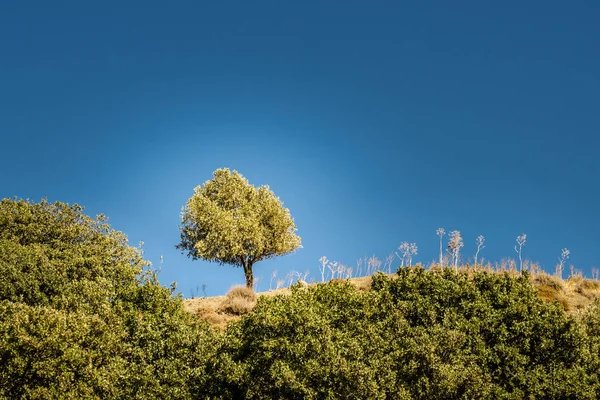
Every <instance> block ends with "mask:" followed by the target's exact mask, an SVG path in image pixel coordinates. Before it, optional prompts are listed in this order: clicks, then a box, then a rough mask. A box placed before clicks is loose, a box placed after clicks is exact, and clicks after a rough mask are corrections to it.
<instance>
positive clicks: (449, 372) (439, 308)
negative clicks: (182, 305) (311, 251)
mask: <svg viewBox="0 0 600 400" xmlns="http://www.w3.org/2000/svg"><path fill="white" fill-rule="evenodd" d="M588 319H589V318H588ZM591 326H594V327H595V325H594V324H592V325H591ZM590 329H592V328H590ZM594 329H596V328H594ZM594 335H596V333H593V334H591V335H590V337H591V336H594ZM586 343H588V341H587V336H586V333H585V332H584V330H583V329H582V328H581V325H580V324H578V323H577V321H575V320H574V319H573V318H571V317H569V316H567V315H566V314H565V313H564V312H563V311H562V310H561V309H560V308H559V307H558V306H557V305H556V304H551V303H545V302H542V301H541V300H539V299H538V297H537V295H536V292H535V289H534V288H533V286H531V284H530V283H529V282H528V279H527V276H525V275H524V276H520V277H517V278H515V277H511V276H509V275H508V274H490V273H485V272H481V273H478V274H477V275H476V276H475V277H474V278H473V279H470V278H468V276H467V274H463V273H461V274H456V273H454V272H453V271H451V270H442V271H430V272H426V271H424V270H423V269H420V268H416V269H402V270H400V271H399V272H398V276H397V277H396V278H393V279H392V278H388V277H386V276H384V275H377V276H375V277H374V278H373V284H372V290H371V291H370V292H366V293H365V292H360V291H358V290H356V289H355V288H354V287H353V286H351V285H350V284H345V283H339V282H337V283H328V284H322V285H318V286H317V287H316V288H309V289H305V288H302V287H301V286H299V285H297V286H295V287H293V290H292V294H291V295H289V296H277V297H261V298H260V299H259V302H258V304H257V306H256V307H255V308H254V310H253V311H252V312H251V313H249V314H247V315H246V316H245V317H244V318H242V320H241V321H240V322H238V323H236V324H235V325H233V326H231V327H230V328H229V330H228V331H227V332H226V336H225V340H224V342H223V345H222V347H221V348H220V350H219V351H218V352H217V354H219V355H218V357H216V360H215V362H214V367H212V369H210V370H209V372H210V373H211V375H212V376H213V378H214V381H213V384H214V387H213V389H214V390H215V391H216V392H213V393H216V394H217V395H218V396H220V397H221V398H281V399H293V398H306V399H321V398H328V399H337V398H356V399H383V398H407V399H408V398H415V399H420V398H428V399H459V398H463V399H487V398H504V399H513V398H514V399H521V398H578V399H580V398H589V399H592V398H596V395H597V390H598V389H597V387H598V386H597V374H598V372H597V369H596V370H591V369H589V368H587V369H586V367H585V365H586V364H585V363H586V362H588V361H589V360H591V359H592V356H591V355H590V354H591V351H588V350H586V345H585V344H586ZM594 349H595V350H594ZM592 350H594V351H597V348H593V349H592ZM596 359H597V356H596Z"/></svg>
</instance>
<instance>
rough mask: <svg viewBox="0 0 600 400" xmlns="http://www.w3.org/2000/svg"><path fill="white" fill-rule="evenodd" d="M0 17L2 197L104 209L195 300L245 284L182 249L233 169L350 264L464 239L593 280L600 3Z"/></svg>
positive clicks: (100, 9) (470, 245) (117, 6)
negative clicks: (210, 196)
mask: <svg viewBox="0 0 600 400" xmlns="http://www.w3.org/2000/svg"><path fill="white" fill-rule="evenodd" d="M407 3H408V2H391V1H389V2H377V1H349V2H329V1H316V2H312V1H300V2H289V1H271V2H265V1H256V2H248V1H239V2H237V1H236V2H233V1H211V2H208V1H185V2H183V1H174V2H153V1H143V2H129V1H120V2H102V3H97V4H96V3H95V4H92V3H90V2H81V1H77V2H76V1H70V2H64V1H56V2H41V1H37V2H36V1H28V2H18V1H14V2H7V1H5V2H2V4H1V5H0V138H1V141H0V148H1V150H2V155H1V157H0V171H2V172H1V174H0V197H14V196H17V197H20V198H31V199H33V200H36V201H39V200H40V199H41V198H42V197H43V196H47V197H48V199H49V200H51V201H54V200H60V201H64V202H68V203H79V204H81V205H83V206H85V207H86V212H87V213H89V214H91V215H95V214H97V213H104V214H106V215H107V216H109V218H110V222H111V224H112V225H113V227H114V228H116V229H118V230H122V231H123V232H125V233H126V234H127V235H128V236H129V238H130V241H131V242H132V243H137V242H139V241H144V242H145V243H146V244H145V249H146V256H147V257H148V258H149V259H150V260H151V261H153V262H154V263H155V265H157V264H158V261H159V257H160V255H163V257H164V264H163V266H162V271H161V273H160V280H161V282H162V283H164V284H165V285H167V284H169V283H170V282H172V281H177V282H178V287H179V289H180V290H181V292H182V293H183V294H184V295H185V296H189V295H190V290H191V289H192V288H194V287H195V286H196V285H198V284H202V283H205V284H207V293H208V294H209V295H216V294H222V293H224V292H225V291H227V289H228V288H229V287H230V286H231V285H233V284H235V283H243V273H242V271H241V270H240V269H237V268H233V267H230V266H218V265H217V264H208V263H205V262H201V261H191V260H189V259H187V258H186V257H185V256H184V255H183V254H181V253H179V252H178V251H177V250H176V249H175V248H174V246H175V244H177V243H178V239H179V231H178V223H179V213H180V210H181V207H182V206H183V205H184V204H185V202H186V200H187V199H188V198H189V197H190V196H191V195H192V193H193V188H194V187H195V186H197V185H200V184H202V183H203V182H204V181H206V180H207V179H210V178H211V176H212V172H213V171H214V170H215V169H217V168H220V167H228V168H231V169H237V170H238V171H239V172H241V173H242V174H243V175H244V176H246V177H247V178H248V179H249V181H250V183H252V184H255V185H262V184H268V185H270V186H271V188H272V190H273V191H274V192H275V194H276V195H278V196H279V197H280V198H281V199H282V200H283V202H284V203H285V206H286V207H288V208H289V209H290V211H291V213H292V216H293V217H294V218H295V220H296V224H297V226H298V234H299V235H300V236H302V238H303V249H301V250H299V251H298V252H297V253H295V254H293V255H289V256H285V257H281V258H277V259H274V260H270V261H268V262H262V263H259V264H257V265H256V268H255V272H256V275H257V276H262V277H263V278H262V279H263V281H262V284H261V287H260V288H261V289H266V288H268V286H269V278H270V274H271V271H273V270H278V271H279V275H280V276H282V275H285V273H286V272H287V271H289V270H291V269H295V270H300V271H305V270H310V271H311V275H312V276H313V277H317V276H318V274H319V273H318V259H319V257H321V256H322V255H327V257H329V258H330V259H335V260H339V261H341V262H344V263H346V264H348V265H352V264H355V262H356V259H357V258H359V257H362V256H364V255H373V254H375V255H377V256H379V257H380V258H383V257H385V256H386V255H388V254H390V253H391V252H393V251H394V250H395V249H396V248H397V247H398V245H399V244H400V242H402V241H405V240H406V241H410V242H416V243H417V245H418V246H419V254H418V255H417V256H416V257H415V261H420V262H424V263H428V262H430V261H432V260H433V259H435V258H436V257H437V251H438V250H437V248H438V238H437V236H436V234H435V230H436V228H438V227H444V228H445V229H446V231H450V230H453V229H457V230H460V231H461V232H462V235H463V237H464V239H465V247H464V249H463V253H464V256H465V258H468V257H473V254H474V253H475V247H476V246H475V238H476V237H477V235H479V234H483V235H484V236H485V237H486V238H487V247H486V248H485V249H484V250H483V251H482V253H481V255H482V256H483V257H485V258H486V259H490V260H496V261H498V260H500V259H501V258H504V257H514V256H515V255H516V254H515V252H514V250H513V246H514V244H515V238H516V237H517V236H518V235H520V234H522V233H526V234H527V235H528V240H527V243H526V245H525V248H524V251H523V254H524V257H527V258H531V259H532V260H537V261H539V262H541V263H542V265H543V267H544V268H545V269H546V270H547V271H553V270H554V265H555V263H556V261H557V257H558V256H559V255H560V250H561V248H563V247H567V248H569V249H570V250H571V254H572V256H571V259H570V260H569V263H572V264H574V265H575V267H576V268H578V269H581V270H583V271H584V273H585V274H587V275H588V276H589V275H590V271H591V267H592V266H596V267H600V246H599V242H600V233H599V232H600V210H599V207H598V204H599V202H598V198H599V196H600V179H599V176H600V168H599V163H598V156H599V154H600V137H599V136H600V99H599V93H600V72H599V71H600V24H598V20H599V19H600V3H598V2H597V1H588V2H585V1H577V2H564V1H560V2H559V1H537V2H536V1H529V2H523V1H504V2H496V5H490V4H489V2H481V1H470V2H465V1H456V2H447V1H439V2H431V1H421V2H413V3H414V4H412V5H408V4H407Z"/></svg>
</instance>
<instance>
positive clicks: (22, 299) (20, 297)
mask: <svg viewBox="0 0 600 400" xmlns="http://www.w3.org/2000/svg"><path fill="white" fill-rule="evenodd" d="M82 210H83V209H82V207H79V206H77V205H73V206H69V205H67V204H64V203H53V204H50V203H48V202H47V201H46V200H43V201H42V202H41V203H38V204H34V203H30V202H27V201H22V200H19V201H17V200H8V199H4V200H2V202H1V203H0V398H19V397H25V398H39V399H47V398H81V397H83V398H90V397H95V398H107V399H110V398H148V397H163V398H192V397H195V393H196V392H198V391H200V390H201V389H200V388H201V387H202V385H203V379H205V376H206V375H205V374H204V373H203V369H204V365H205V361H204V360H205V358H206V357H208V356H209V355H210V354H211V349H212V347H213V346H214V344H215V339H214V338H213V334H212V333H211V331H210V330H209V328H208V327H206V326H205V325H201V324H200V323H198V322H197V321H196V320H195V319H194V318H193V317H192V316H191V315H190V314H188V313H187V312H185V311H184V310H183V308H182V304H181V299H180V298H175V297H173V296H172V291H171V290H169V289H167V288H164V287H162V286H160V285H159V283H158V281H157V280H156V276H155V275H154V274H153V273H152V272H151V271H149V270H148V269H147V268H145V267H147V266H148V262H147V261H145V260H143V258H142V256H141V254H140V252H139V251H138V250H137V249H135V248H133V247H130V246H129V245H128V244H127V239H126V237H125V236H124V235H123V234H121V233H120V232H116V231H114V230H111V229H110V227H109V226H108V224H107V223H106V219H105V218H104V217H101V216H100V217H98V218H96V219H92V218H90V217H88V216H86V215H85V214H83V212H82Z"/></svg>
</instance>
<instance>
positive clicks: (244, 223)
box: [176, 168, 301, 288]
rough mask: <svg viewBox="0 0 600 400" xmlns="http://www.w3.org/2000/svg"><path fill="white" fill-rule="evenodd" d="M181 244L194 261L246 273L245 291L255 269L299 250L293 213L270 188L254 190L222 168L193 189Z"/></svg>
mask: <svg viewBox="0 0 600 400" xmlns="http://www.w3.org/2000/svg"><path fill="white" fill-rule="evenodd" d="M180 231H181V243H179V244H178V245H177V246H176V247H177V248H178V249H180V250H181V252H186V251H187V256H188V257H192V258H193V259H195V260H196V259H203V260H206V261H215V262H218V263H219V264H232V265H235V266H238V267H243V268H244V275H245V277H246V287H249V288H253V287H254V276H253V274H252V266H253V265H254V264H255V263H256V262H258V261H261V260H264V259H267V258H271V257H275V256H280V255H284V254H287V253H290V252H292V251H294V250H296V249H298V248H299V247H301V246H300V241H301V239H300V237H299V236H297V235H296V234H295V231H296V225H295V224H294V220H293V218H292V217H291V215H290V211H289V210H288V209H287V208H285V207H283V203H282V202H281V200H279V198H278V197H276V196H275V194H274V193H273V192H272V191H271V190H270V189H269V187H268V186H261V187H259V188H256V187H254V186H252V185H250V184H249V183H248V180H246V178H244V177H243V176H242V175H241V174H240V173H238V172H237V171H233V172H231V171H229V169H227V168H224V169H218V170H216V171H215V172H214V173H213V179H212V180H209V181H206V182H205V183H204V185H202V186H198V187H196V188H195V189H194V195H193V196H192V197H191V198H190V199H189V200H188V202H187V204H186V205H185V206H184V207H183V211H182V213H181V226H180Z"/></svg>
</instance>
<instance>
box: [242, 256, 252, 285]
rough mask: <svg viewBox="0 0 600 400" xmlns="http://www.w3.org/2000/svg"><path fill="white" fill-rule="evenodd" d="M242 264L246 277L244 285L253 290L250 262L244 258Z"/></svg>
mask: <svg viewBox="0 0 600 400" xmlns="http://www.w3.org/2000/svg"><path fill="white" fill-rule="evenodd" d="M243 265H244V276H245V277H246V287H247V288H250V289H252V290H254V275H252V263H251V262H250V261H249V260H245V262H244V263H243Z"/></svg>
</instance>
